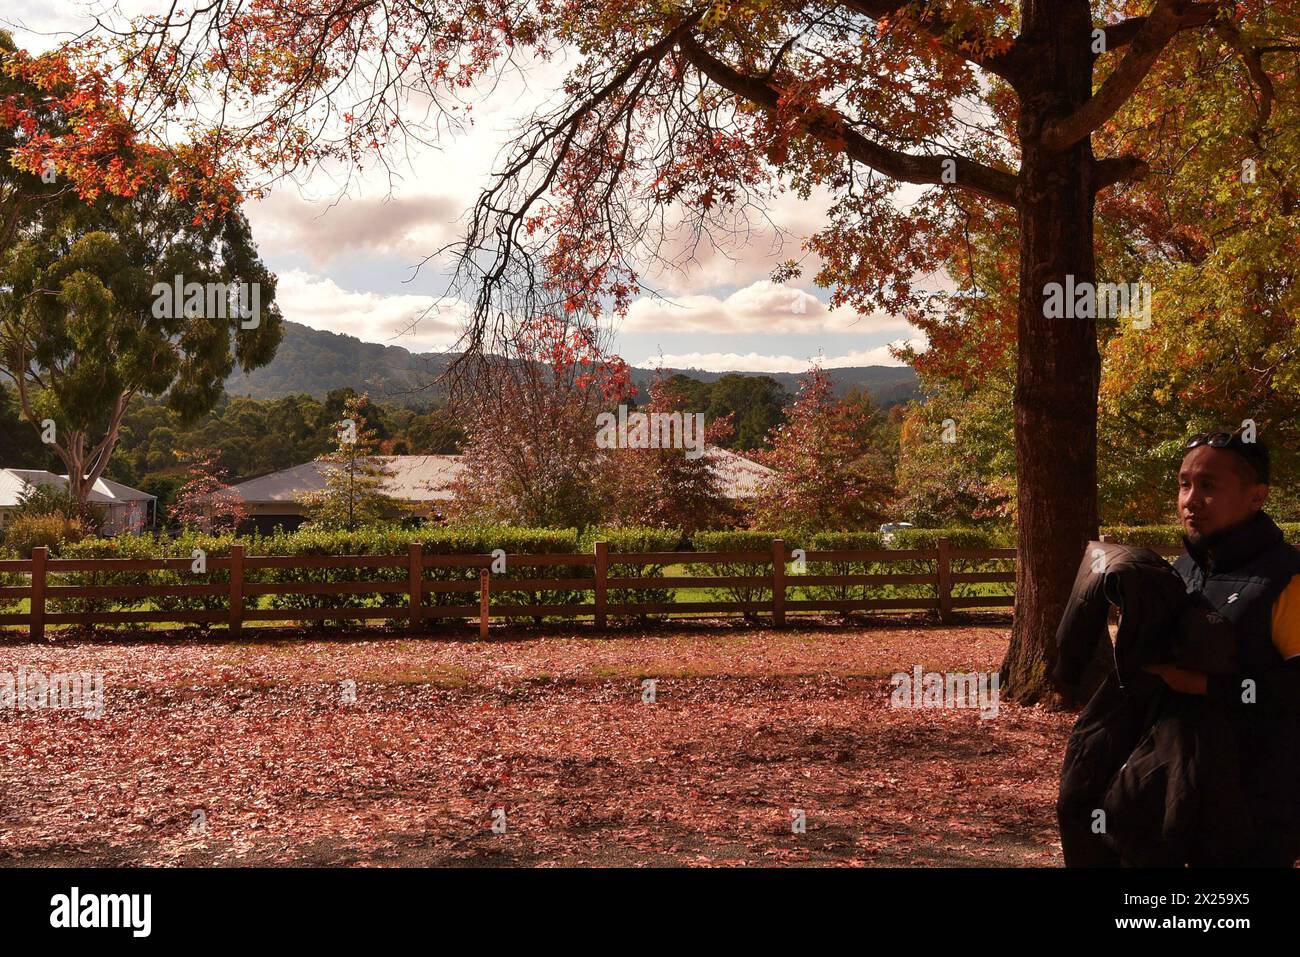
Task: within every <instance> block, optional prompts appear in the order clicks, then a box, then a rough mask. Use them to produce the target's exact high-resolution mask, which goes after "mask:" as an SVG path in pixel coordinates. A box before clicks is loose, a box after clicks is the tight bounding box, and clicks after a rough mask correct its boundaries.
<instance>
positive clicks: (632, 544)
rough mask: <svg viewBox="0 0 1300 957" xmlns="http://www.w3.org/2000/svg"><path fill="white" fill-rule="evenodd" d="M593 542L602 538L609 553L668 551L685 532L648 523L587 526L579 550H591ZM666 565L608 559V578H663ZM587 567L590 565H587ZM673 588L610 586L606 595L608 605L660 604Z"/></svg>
mask: <svg viewBox="0 0 1300 957" xmlns="http://www.w3.org/2000/svg"><path fill="white" fill-rule="evenodd" d="M596 542H605V543H606V545H608V547H609V551H610V552H612V553H615V554H617V553H619V552H672V551H677V550H678V549H679V548H681V546H682V545H683V544H684V543H685V536H684V535H683V533H682V530H681V529H679V528H655V527H652V526H628V527H623V528H592V529H588V530H587V532H586V533H585V534H584V535H583V537H582V539H581V541H580V545H579V547H580V550H581V551H583V552H592V551H594V550H595V547H596ZM667 567H668V565H667V564H665V563H662V562H660V563H657V564H654V565H627V564H622V563H612V564H611V565H610V566H609V577H611V578H663V577H664V571H665V569H666V568H667ZM588 571H590V569H588ZM675 595H676V590H675V589H671V588H611V589H610V590H609V594H608V595H607V598H608V601H609V603H610V604H612V605H631V604H647V605H650V604H655V605H657V604H663V603H665V602H670V601H673V600H674V596H675ZM615 617H618V618H629V617H635V619H636V620H639V621H648V620H650V619H651V618H661V617H664V616H661V615H644V614H643V615H637V616H626V615H619V616H615Z"/></svg>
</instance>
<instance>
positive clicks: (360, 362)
mask: <svg viewBox="0 0 1300 957" xmlns="http://www.w3.org/2000/svg"><path fill="white" fill-rule="evenodd" d="M284 330H285V334H284V341H283V342H282V343H281V344H280V348H279V350H278V351H277V352H276V356H275V358H274V359H272V360H271V362H270V363H268V364H267V365H265V366H263V367H262V368H260V369H255V370H253V372H251V373H248V374H245V373H244V372H242V371H241V370H236V371H235V372H234V373H233V374H232V375H231V376H230V377H229V378H227V380H226V392H227V393H228V394H230V395H231V396H249V397H251V398H254V399H274V398H279V397H281V396H285V395H294V394H298V393H307V394H309V395H313V396H316V397H317V398H324V397H325V395H326V393H328V392H329V391H331V390H332V389H340V388H346V387H351V388H353V389H356V390H357V391H359V392H362V391H364V392H369V393H370V395H371V398H373V399H375V400H377V401H384V402H389V403H392V404H395V405H404V406H407V407H410V408H423V407H427V406H429V405H432V404H433V403H434V402H435V400H436V397H437V394H438V390H437V388H436V387H435V386H431V385H430V383H432V382H433V381H434V380H435V379H436V378H437V376H438V375H440V374H441V373H442V372H443V371H444V370H445V369H446V368H447V365H448V364H449V363H450V362H451V361H452V359H454V358H455V356H454V355H453V354H449V353H432V352H423V353H417V352H412V351H411V350H409V349H407V348H405V347H403V346H391V345H381V344H380V343H376V342H365V341H363V340H361V339H358V338H357V337H356V336H350V335H347V334H345V333H338V332H326V331H324V330H320V329H312V328H311V327H310V326H304V325H302V324H301V323H297V322H291V321H288V320H286V321H285V323H284ZM662 371H663V373H664V374H667V375H673V374H675V373H679V372H680V373H681V374H683V375H685V376H688V377H689V378H692V379H696V380H697V381H700V382H706V383H707V382H715V381H717V380H718V379H720V378H722V377H723V376H725V375H744V376H768V377H769V378H771V379H773V380H775V381H776V382H778V383H779V384H780V385H781V386H782V387H783V388H784V389H785V390H786V391H787V392H790V393H791V394H793V393H794V392H796V391H797V390H798V388H799V379H800V376H801V373H794V372H745V371H741V370H734V371H732V372H711V371H708V370H705V369H689V368H686V369H678V368H667V367H665V368H664V369H663V370H662ZM826 371H827V372H828V373H829V374H830V376H831V379H832V381H833V382H834V386H835V390H836V391H837V392H840V393H842V392H844V391H846V390H848V389H851V388H854V387H856V386H861V387H863V388H865V389H866V390H867V391H868V392H869V393H870V394H871V397H872V399H873V400H874V401H875V402H876V403H877V404H878V405H880V406H882V407H884V408H888V407H890V406H893V405H897V404H898V403H900V402H907V401H909V400H911V399H918V398H920V395H921V393H920V386H919V384H918V382H917V378H916V373H915V372H914V371H913V370H912V369H911V368H909V367H907V366H840V367H838V368H828V369H827V370H826ZM657 374H659V370H656V369H649V368H639V367H633V369H632V381H633V383H634V384H635V385H636V387H637V391H638V393H639V394H644V393H645V390H646V388H647V387H648V386H649V385H650V383H651V382H653V381H654V378H655V376H656V375H657Z"/></svg>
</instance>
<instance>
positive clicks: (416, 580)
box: [406, 542, 424, 631]
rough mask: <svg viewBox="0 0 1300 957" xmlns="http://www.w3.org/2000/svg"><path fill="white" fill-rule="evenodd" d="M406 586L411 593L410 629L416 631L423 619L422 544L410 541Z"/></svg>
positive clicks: (407, 554) (407, 551)
mask: <svg viewBox="0 0 1300 957" xmlns="http://www.w3.org/2000/svg"><path fill="white" fill-rule="evenodd" d="M406 556H407V560H408V566H409V567H408V570H407V586H408V589H409V591H410V593H411V630H412V631H418V630H419V629H420V625H421V624H422V623H423V621H424V546H423V545H422V544H420V543H419V542H411V543H410V545H408V546H407V550H406Z"/></svg>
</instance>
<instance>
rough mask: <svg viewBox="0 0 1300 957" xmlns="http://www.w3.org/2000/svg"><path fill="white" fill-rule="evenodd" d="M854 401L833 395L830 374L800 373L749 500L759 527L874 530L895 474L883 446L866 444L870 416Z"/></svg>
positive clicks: (816, 370) (817, 371)
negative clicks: (765, 474) (764, 474)
mask: <svg viewBox="0 0 1300 957" xmlns="http://www.w3.org/2000/svg"><path fill="white" fill-rule="evenodd" d="M868 415H869V413H868V414H864V410H863V408H862V406H861V405H860V404H858V403H852V402H845V401H843V400H840V399H837V398H836V397H835V394H834V392H833V391H832V389H831V379H830V376H829V375H827V374H826V372H825V371H824V370H822V369H820V368H817V367H815V366H814V367H813V368H812V369H811V370H809V372H808V374H807V375H806V376H805V377H804V381H803V385H802V386H801V387H800V389H799V394H798V396H796V397H795V400H794V404H793V405H792V406H791V407H790V409H789V410H788V412H787V414H786V422H785V424H784V425H780V426H777V428H776V429H775V430H774V431H773V433H772V435H771V436H770V437H769V439H768V441H769V444H770V445H771V449H770V450H768V451H760V452H759V453H758V458H759V460H760V461H761V462H762V463H763V464H764V465H766V466H767V467H768V468H770V469H772V470H773V472H774V473H775V474H774V475H772V476H771V477H770V478H769V479H768V480H767V481H766V482H765V483H764V484H763V486H762V488H761V489H760V490H759V493H758V498H757V499H756V500H755V502H754V506H753V512H754V522H755V524H756V525H758V526H759V527H762V528H775V529H786V528H797V529H801V530H807V531H811V532H817V531H864V530H868V531H869V530H872V528H873V527H874V526H875V525H877V524H879V522H880V521H881V520H882V519H883V518H884V517H885V513H886V508H887V504H888V501H889V498H890V496H891V494H892V493H893V475H892V474H891V472H890V470H889V466H888V460H887V457H886V453H885V452H884V450H883V449H880V448H878V447H872V446H870V445H866V444H864V443H863V441H862V436H863V433H864V432H865V431H866V428H867V426H868V424H869V418H868Z"/></svg>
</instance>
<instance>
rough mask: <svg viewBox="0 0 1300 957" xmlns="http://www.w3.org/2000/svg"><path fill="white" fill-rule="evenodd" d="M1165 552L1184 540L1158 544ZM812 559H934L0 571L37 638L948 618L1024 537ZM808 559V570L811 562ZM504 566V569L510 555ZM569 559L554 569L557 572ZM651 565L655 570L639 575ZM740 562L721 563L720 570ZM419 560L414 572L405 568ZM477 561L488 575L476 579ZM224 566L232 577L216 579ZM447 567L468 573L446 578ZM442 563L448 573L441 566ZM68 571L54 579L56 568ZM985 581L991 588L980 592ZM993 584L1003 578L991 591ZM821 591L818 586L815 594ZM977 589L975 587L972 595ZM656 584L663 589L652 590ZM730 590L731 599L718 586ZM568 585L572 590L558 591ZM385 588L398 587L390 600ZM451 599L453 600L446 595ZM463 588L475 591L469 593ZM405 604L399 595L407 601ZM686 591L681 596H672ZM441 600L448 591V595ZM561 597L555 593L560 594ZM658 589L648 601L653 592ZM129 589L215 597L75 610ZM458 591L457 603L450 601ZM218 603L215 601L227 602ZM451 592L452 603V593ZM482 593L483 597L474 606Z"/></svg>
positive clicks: (133, 562)
mask: <svg viewBox="0 0 1300 957" xmlns="http://www.w3.org/2000/svg"><path fill="white" fill-rule="evenodd" d="M1155 550H1156V551H1158V552H1160V553H1161V554H1165V555H1172V554H1176V553H1177V552H1178V551H1179V550H1178V549H1177V548H1169V547H1163V548H1157V549H1155ZM801 557H802V560H803V563H806V565H822V566H840V567H845V566H849V567H852V566H864V567H866V566H874V565H897V564H903V565H908V566H915V565H917V564H918V563H920V564H923V565H925V566H927V567H926V568H925V569H924V570H922V571H917V570H915V568H914V567H913V568H911V569H909V570H906V571H899V572H881V571H842V572H834V571H832V572H827V571H818V572H813V573H801V572H800V571H798V568H799V567H800V566H799V564H798V563H796V568H795V569H792V568H791V567H789V566H790V565H791V563H792V561H793V560H794V555H793V554H792V551H791V549H790V548H788V547H787V545H786V543H785V542H783V541H781V540H779V539H778V540H775V541H773V542H772V547H771V549H770V550H768V551H712V552H610V551H609V549H608V546H607V544H606V543H605V542H597V543H595V547H594V549H593V551H592V553H591V554H578V553H556V554H542V555H507V556H506V557H505V568H507V569H510V570H511V571H513V570H514V569H518V568H525V569H529V570H530V571H529V574H528V577H526V578H512V577H509V575H506V576H501V577H498V576H496V575H494V574H492V571H491V569H492V568H493V567H494V563H499V561H500V556H499V555H498V556H496V558H494V556H493V555H438V554H427V553H425V552H424V550H423V547H422V546H421V545H419V544H413V545H411V546H410V548H409V550H408V552H407V554H405V555H297V556H283V555H275V556H272V555H245V554H244V549H243V546H242V545H235V546H233V547H232V548H231V553H230V555H229V557H213V558H210V559H206V561H205V564H204V566H203V571H202V572H194V571H192V567H193V563H192V562H191V560H190V559H188V558H168V559H113V558H103V559H59V558H50V557H49V555H48V553H47V550H46V549H45V548H37V549H35V550H34V553H33V555H32V558H30V559H27V560H12V559H7V560H3V561H0V573H3V574H4V575H5V576H6V577H7V579H9V580H11V579H12V578H14V577H22V576H26V579H27V581H26V583H25V584H18V585H14V584H6V585H4V586H2V587H0V599H4V600H6V604H10V605H12V604H21V602H23V601H26V602H28V610H27V611H26V612H25V613H12V612H11V613H5V614H0V625H19V626H26V627H27V629H28V632H29V635H30V637H31V638H32V639H34V640H40V639H42V638H43V637H44V636H45V630H46V626H48V625H93V624H114V625H133V624H135V625H147V624H159V623H162V624H166V623H175V624H209V625H210V624H223V623H224V624H225V625H226V626H227V628H228V629H229V631H230V633H231V634H232V635H238V634H240V633H241V632H242V630H243V628H244V626H245V624H249V623H269V622H328V621H374V620H393V621H405V623H406V624H407V626H408V627H409V628H410V629H413V630H419V629H422V628H424V627H426V625H427V624H428V623H431V622H436V621H443V620H447V619H457V618H459V619H469V620H475V619H477V621H478V623H479V630H480V634H482V635H486V634H487V626H488V622H489V620H490V619H492V618H507V619H519V618H529V619H534V620H540V619H545V618H563V619H567V620H576V619H582V618H590V619H591V620H592V622H593V624H594V625H595V627H596V628H598V629H599V628H605V627H607V625H608V623H609V619H610V618H611V617H618V618H641V619H644V618H645V617H647V616H650V615H671V616H681V617H689V616H692V615H710V616H715V615H719V614H731V615H734V614H741V615H746V616H749V617H754V616H769V617H770V618H771V619H772V621H773V623H774V624H775V625H776V626H777V627H781V626H783V625H785V623H786V618H787V616H788V615H789V614H792V613H794V614H798V613H816V612H840V613H848V612H859V611H935V612H937V613H938V616H939V619H940V620H941V621H943V622H948V621H950V620H951V619H952V614H953V612H954V611H958V610H967V609H976V608H1010V607H1012V606H1013V605H1014V602H1015V599H1014V596H1013V595H1011V594H1009V593H1008V592H1009V590H1010V589H1009V587H1008V586H1009V585H1010V584H1011V583H1014V581H1015V572H1014V570H1009V569H1006V568H1000V569H988V570H976V571H954V567H953V566H954V565H957V564H961V563H971V562H985V563H988V562H1012V563H1014V561H1015V558H1016V551H1015V549H1013V548H954V547H952V546H951V545H950V543H949V541H948V540H947V539H938V540H937V542H936V546H935V547H934V548H933V549H923V548H909V549H864V550H836V551H808V552H805V553H803V554H802V556H801ZM806 565H804V566H803V567H806ZM683 566H684V567H685V568H686V569H687V570H688V571H690V572H691V573H689V574H680V573H674V574H664V569H665V568H671V569H679V568H681V567H683ZM496 567H500V565H499V564H497V565H496ZM548 568H553V569H557V571H556V574H555V576H554V577H547V576H546V574H545V573H544V572H545V570H546V569H548ZM647 568H650V569H652V572H651V573H650V574H637V573H635V572H634V573H629V572H630V571H631V570H636V571H638V572H639V571H642V570H644V569H647ZM737 568H739V570H740V571H741V572H743V573H739V574H720V573H719V570H723V571H726V570H736V569H737ZM286 569H289V570H297V571H302V572H306V573H308V574H310V573H311V572H313V571H326V570H346V569H357V570H364V569H370V570H384V569H388V570H391V574H392V575H393V577H391V578H387V579H384V580H356V581H312V580H308V581H275V580H271V581H265V580H262V575H263V574H264V573H268V572H270V573H274V572H276V570H281V571H282V570H286ZM403 569H404V570H405V574H404V575H403V574H402V573H401V570H403ZM475 570H477V571H478V574H477V575H473V577H470V576H471V575H472V573H473V572H474V571H475ZM150 572H153V573H157V572H169V573H171V574H172V575H173V576H178V575H179V576H185V575H188V574H192V575H193V576H194V579H195V580H194V581H191V582H184V581H167V582H162V583H158V582H149V583H139V584H136V583H128V584H110V585H102V584H85V583H82V584H71V585H69V584H60V583H58V582H59V579H60V577H61V576H66V575H81V576H82V577H91V578H93V577H94V576H103V575H122V574H128V573H137V574H147V573H150ZM213 572H217V573H221V574H222V575H223V576H225V577H226V578H227V579H228V580H218V581H211V580H208V579H209V576H211V574H212V573H213ZM439 573H444V574H452V575H454V574H461V575H464V576H466V577H463V578H460V579H455V578H453V579H452V580H443V579H439V578H437V577H436V576H437V575H438V574H439ZM430 574H433V575H434V576H435V577H430ZM52 578H53V579H54V581H51V579H52ZM972 586H974V589H975V590H976V591H980V590H981V586H985V587H984V588H983V591H985V592H986V593H978V594H971V593H969V592H970V591H971V590H972ZM988 586H992V587H991V588H990V587H988ZM868 588H877V589H890V588H895V589H897V588H901V589H904V590H911V591H913V592H918V591H920V592H925V593H924V594H911V595H902V596H893V595H889V596H885V597H880V596H867V595H865V594H864V595H862V596H859V597H826V596H825V595H824V594H822V595H818V594H816V593H815V592H816V590H817V589H822V590H823V591H829V592H831V593H835V592H838V593H840V594H841V595H845V594H847V592H848V591H849V590H852V589H860V590H862V591H864V592H865V590H866V589H868ZM679 589H695V590H699V589H707V590H709V592H710V595H709V596H708V600H684V601H676V600H671V597H669V595H668V593H670V592H673V593H675V592H676V591H677V590H679ZM810 589H811V590H813V592H814V593H813V594H811V595H810ZM959 591H964V592H967V593H966V594H958V593H957V592H959ZM645 592H652V593H654V594H651V595H649V596H645V595H644V594H643V593H645ZM718 592H722V593H726V594H729V595H730V597H724V598H719V597H717V593H718ZM556 593H560V595H561V597H562V598H563V599H564V600H562V601H561V600H554V598H555V594H556ZM264 596H272V598H273V599H274V597H276V596H279V597H283V596H298V597H299V598H306V599H310V598H316V597H325V596H338V597H339V598H349V597H351V598H356V597H358V596H370V597H371V598H378V599H379V600H380V602H381V604H378V605H356V604H352V605H348V604H328V605H323V606H320V607H275V606H273V607H262V605H261V602H260V601H259V599H261V598H262V597H264ZM385 596H391V600H390V601H389V602H388V603H384V598H385ZM444 596H445V597H444ZM458 596H463V597H458ZM403 597H404V598H405V601H404V602H402V603H399V602H400V600H401V599H402V598H403ZM672 597H675V595H674V596H672ZM440 598H441V599H442V600H441V601H440ZM548 599H549V600H548ZM641 599H644V600H641ZM94 600H99V601H100V603H101V604H102V602H103V601H106V600H116V601H117V604H118V605H119V606H120V605H122V604H124V603H130V604H135V605H138V604H140V602H141V601H142V600H149V601H151V602H152V603H153V604H155V605H156V604H157V601H158V600H163V601H164V602H166V601H167V600H180V602H181V603H183V602H184V601H187V600H188V601H191V602H193V601H199V602H200V603H204V602H206V606H205V607H198V608H186V607H175V604H176V602H175V601H173V607H171V608H167V607H163V608H159V607H153V608H139V607H129V608H121V607H117V608H115V609H112V610H105V609H103V608H96V609H94V610H81V611H68V610H64V609H65V608H66V606H67V605H68V604H70V603H76V602H79V601H80V602H83V603H86V602H93V601H94ZM452 601H455V602H456V603H454V604H453V603H450V602H452ZM214 602H215V603H216V607H211V606H212V605H213V603H214ZM443 602H447V603H443ZM471 602H472V603H471Z"/></svg>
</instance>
